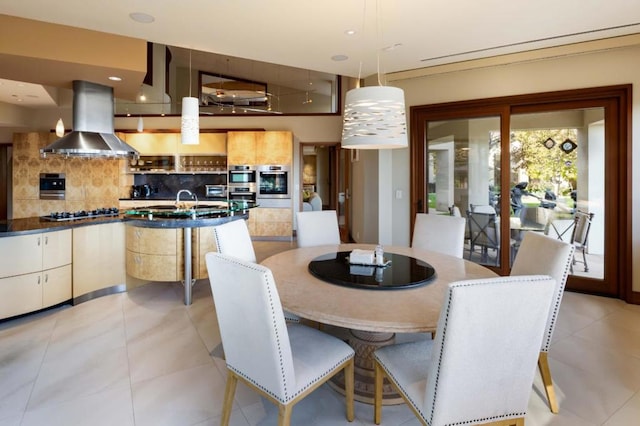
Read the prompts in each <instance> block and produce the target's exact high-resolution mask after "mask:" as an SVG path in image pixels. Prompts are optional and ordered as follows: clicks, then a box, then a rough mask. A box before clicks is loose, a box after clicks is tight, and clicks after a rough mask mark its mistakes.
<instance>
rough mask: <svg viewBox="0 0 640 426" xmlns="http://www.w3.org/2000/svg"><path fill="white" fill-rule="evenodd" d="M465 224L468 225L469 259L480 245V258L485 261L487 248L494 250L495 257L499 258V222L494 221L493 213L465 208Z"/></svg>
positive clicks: (486, 259)
mask: <svg viewBox="0 0 640 426" xmlns="http://www.w3.org/2000/svg"><path fill="white" fill-rule="evenodd" d="M467 224H468V225H469V260H471V257H472V256H473V254H474V253H475V250H476V247H480V259H481V262H482V263H487V261H488V252H489V249H492V250H495V251H496V258H498V259H499V258H500V230H499V226H500V224H499V223H497V222H496V215H495V213H479V212H475V211H471V210H467Z"/></svg>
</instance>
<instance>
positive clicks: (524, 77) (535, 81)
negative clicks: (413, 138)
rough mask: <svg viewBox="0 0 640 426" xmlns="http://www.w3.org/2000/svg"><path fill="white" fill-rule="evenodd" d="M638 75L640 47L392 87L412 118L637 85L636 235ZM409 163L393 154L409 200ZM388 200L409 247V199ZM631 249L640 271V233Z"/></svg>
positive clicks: (639, 123)
mask: <svg viewBox="0 0 640 426" xmlns="http://www.w3.org/2000/svg"><path fill="white" fill-rule="evenodd" d="M469 65H470V66H472V65H473V63H471V64H469ZM639 69H640V46H636V47H625V48H620V49H613V50H608V51H600V52H595V53H583V54H577V55H568V56H560V57H554V58H551V59H546V60H542V59H541V60H535V61H529V62H522V63H511V64H504V65H496V66H489V67H484V68H478V69H470V70H467V71H455V72H447V73H442V74H435V75H430V76H424V77H417V78H407V79H400V80H395V81H393V83H392V85H393V86H397V87H400V88H402V89H404V91H405V98H406V103H407V112H408V111H409V107H410V106H413V105H426V104H434V103H440V102H450V101H460V100H469V99H480V98H490V97H497V96H508V95H519V94H525V93H536V92H548V91H554V90H565V89H580V88H587V87H598V86H609V85H618V84H629V83H631V84H633V86H634V89H633V112H632V141H633V148H635V149H633V152H632V162H633V164H634V165H636V167H633V171H632V173H633V177H632V184H635V186H636V187H635V188H632V193H633V194H634V195H632V199H631V205H632V209H633V211H632V223H633V229H634V230H637V229H639V227H640V195H639V194H638V188H637V186H638V185H640V183H639V182H640V180H639V179H640V167H638V165H640V149H638V147H637V146H636V145H637V142H636V141H640V93H639V92H638V88H639V87H640V73H639V72H638V70H639ZM408 161H409V152H408V150H405V149H403V150H395V151H394V164H393V186H394V188H398V189H403V190H404V192H405V193H406V194H408V190H409V170H408V168H407V167H406V165H407V164H408ZM389 197H390V198H389V202H390V203H392V204H393V217H394V221H393V226H394V232H393V234H394V243H395V242H398V243H399V242H405V241H408V234H409V220H410V218H409V203H408V199H407V198H406V197H405V199H403V200H395V199H393V198H392V197H391V194H389ZM401 218H404V220H401ZM405 236H406V237H405ZM405 238H406V239H405ZM632 246H633V253H632V256H633V264H634V265H640V232H638V231H634V232H633V237H632ZM633 290H634V291H640V266H634V269H633Z"/></svg>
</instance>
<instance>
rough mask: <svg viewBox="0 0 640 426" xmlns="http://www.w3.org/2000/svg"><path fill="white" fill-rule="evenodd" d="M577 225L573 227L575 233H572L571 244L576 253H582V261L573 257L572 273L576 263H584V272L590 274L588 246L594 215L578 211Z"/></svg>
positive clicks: (576, 215) (576, 216)
mask: <svg viewBox="0 0 640 426" xmlns="http://www.w3.org/2000/svg"><path fill="white" fill-rule="evenodd" d="M574 220H575V225H574V226H573V232H572V233H571V243H572V244H573V245H574V246H575V248H576V251H579V252H582V260H581V261H580V260H576V256H575V254H574V256H573V262H571V272H573V265H575V264H576V263H582V264H583V265H584V272H589V265H587V244H588V240H589V231H590V230H591V222H592V220H593V213H586V212H583V211H580V210H577V211H576V213H575V217H574Z"/></svg>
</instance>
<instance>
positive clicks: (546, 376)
mask: <svg viewBox="0 0 640 426" xmlns="http://www.w3.org/2000/svg"><path fill="white" fill-rule="evenodd" d="M538 369H539V370H540V375H541V376H542V383H543V384H544V391H545V393H546V394H547V400H548V401H549V408H550V409H551V412H552V413H554V414H558V401H557V399H556V391H555V390H554V388H553V381H552V380H551V370H550V369H549V360H548V358H547V353H546V352H540V356H539V357H538Z"/></svg>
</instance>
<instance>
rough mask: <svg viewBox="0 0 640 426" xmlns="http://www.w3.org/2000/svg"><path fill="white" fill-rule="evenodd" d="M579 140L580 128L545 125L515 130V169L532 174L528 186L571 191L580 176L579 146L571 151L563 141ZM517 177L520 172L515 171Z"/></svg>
mask: <svg viewBox="0 0 640 426" xmlns="http://www.w3.org/2000/svg"><path fill="white" fill-rule="evenodd" d="M567 139H569V140H570V141H572V142H574V143H575V142H576V141H577V130H576V129H545V130H527V131H514V132H512V134H511V161H512V170H513V171H514V172H516V171H518V170H523V171H524V172H525V174H526V175H527V176H528V177H529V186H528V187H527V189H528V190H529V191H531V192H537V193H544V191H545V190H547V189H549V190H552V191H553V192H554V193H556V194H560V193H564V194H566V193H569V192H570V191H571V190H573V189H575V182H576V179H577V175H578V172H577V164H576V161H577V158H578V154H577V150H575V149H574V150H573V151H571V152H569V153H567V152H565V151H563V150H562V149H561V147H560V146H561V144H562V143H563V142H564V141H565V140H567ZM514 176H516V177H515V179H517V176H518V174H517V173H514ZM516 183H517V182H513V184H516Z"/></svg>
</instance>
